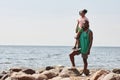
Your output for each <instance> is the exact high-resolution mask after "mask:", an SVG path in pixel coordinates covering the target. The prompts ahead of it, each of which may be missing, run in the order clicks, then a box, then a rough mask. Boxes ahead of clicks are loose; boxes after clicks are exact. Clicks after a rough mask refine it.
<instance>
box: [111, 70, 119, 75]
mask: <svg viewBox="0 0 120 80" xmlns="http://www.w3.org/2000/svg"><path fill="white" fill-rule="evenodd" d="M112 72H113V73H117V74H120V69H113V70H112Z"/></svg>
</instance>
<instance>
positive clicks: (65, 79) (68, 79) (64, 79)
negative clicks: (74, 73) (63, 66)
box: [61, 78, 71, 80]
mask: <svg viewBox="0 0 120 80" xmlns="http://www.w3.org/2000/svg"><path fill="white" fill-rule="evenodd" d="M61 80H71V79H70V78H63V79H61Z"/></svg>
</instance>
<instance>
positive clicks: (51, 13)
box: [0, 0, 120, 46]
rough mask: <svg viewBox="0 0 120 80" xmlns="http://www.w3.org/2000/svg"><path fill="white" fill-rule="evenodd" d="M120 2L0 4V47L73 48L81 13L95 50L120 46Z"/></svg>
mask: <svg viewBox="0 0 120 80" xmlns="http://www.w3.org/2000/svg"><path fill="white" fill-rule="evenodd" d="M119 3H120V0H0V45H50V46H52V45H53V46H73V45H74V43H75V39H74V37H75V27H76V24H77V19H78V18H79V17H80V16H79V14H78V12H79V11H80V10H82V9H87V10H88V13H87V14H86V16H87V17H88V18H89V21H90V29H91V30H92V31H93V37H94V39H93V46H120V37H119V34H120V20H119V19H120V9H119V8H120V5H119Z"/></svg>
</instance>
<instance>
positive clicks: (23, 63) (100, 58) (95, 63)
mask: <svg viewBox="0 0 120 80" xmlns="http://www.w3.org/2000/svg"><path fill="white" fill-rule="evenodd" d="M71 48H72V47H71V46H0V70H7V69H10V68H12V67H28V68H34V69H38V68H41V67H45V66H54V65H63V66H71V62H70V59H69V54H70V53H71V51H72V49H71ZM75 63H76V66H79V67H83V61H82V58H81V55H78V56H75ZM88 63H89V66H88V68H90V69H91V68H94V69H97V68H105V69H113V68H120V47H92V49H91V54H90V55H89V58H88Z"/></svg>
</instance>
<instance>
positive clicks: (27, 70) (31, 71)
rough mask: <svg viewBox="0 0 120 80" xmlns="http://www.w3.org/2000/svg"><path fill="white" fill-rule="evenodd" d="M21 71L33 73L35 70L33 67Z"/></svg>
mask: <svg viewBox="0 0 120 80" xmlns="http://www.w3.org/2000/svg"><path fill="white" fill-rule="evenodd" d="M22 72H24V73H26V74H35V70H33V69H24V70H22Z"/></svg>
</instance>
